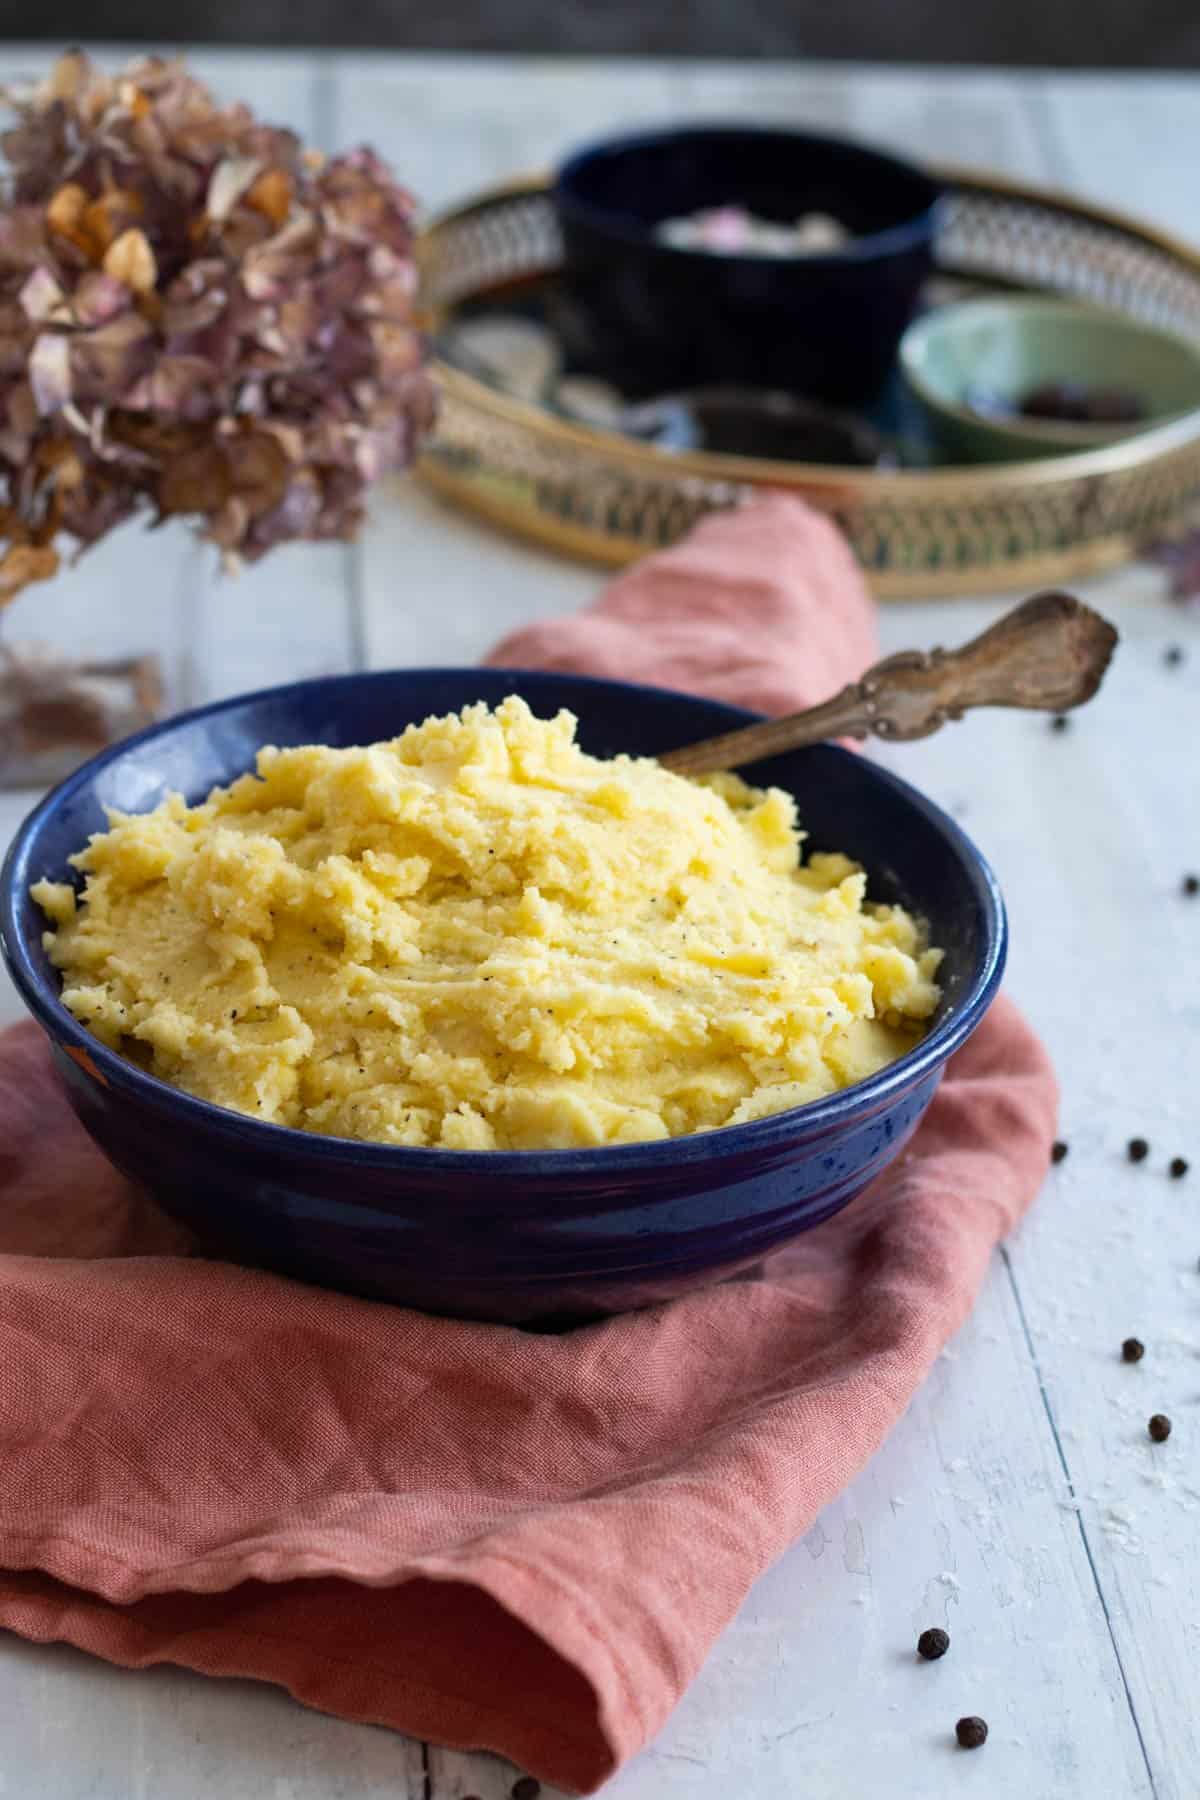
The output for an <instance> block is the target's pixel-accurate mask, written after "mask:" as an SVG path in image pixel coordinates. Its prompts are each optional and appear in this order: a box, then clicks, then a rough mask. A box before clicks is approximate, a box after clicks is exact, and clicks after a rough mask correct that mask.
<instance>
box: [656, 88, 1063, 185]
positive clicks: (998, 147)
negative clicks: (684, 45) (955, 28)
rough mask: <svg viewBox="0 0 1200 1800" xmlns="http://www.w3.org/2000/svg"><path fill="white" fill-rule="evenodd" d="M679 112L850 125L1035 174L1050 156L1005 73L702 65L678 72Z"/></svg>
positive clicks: (871, 134)
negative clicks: (1047, 156) (1047, 154)
mask: <svg viewBox="0 0 1200 1800" xmlns="http://www.w3.org/2000/svg"><path fill="white" fill-rule="evenodd" d="M680 82H681V86H682V96H681V107H680V110H681V111H682V112H683V113H685V114H686V115H687V116H689V117H692V118H697V119H707V118H722V119H724V118H740V119H750V120H755V121H758V122H762V123H772V124H773V123H780V124H785V125H793V126H794V125H807V126H810V127H812V128H813V129H814V130H819V131H833V132H845V133H848V134H853V135H854V136H856V137H859V138H862V139H863V140H864V141H866V142H868V143H876V144H879V145H881V146H883V147H885V148H889V149H893V150H897V151H899V152H901V153H902V154H904V155H908V156H912V157H915V158H917V159H919V160H921V161H937V162H946V163H960V162H961V163H967V164H970V165H973V166H975V167H977V168H982V169H993V170H1000V171H1002V172H1003V173H1006V174H1008V175H1011V176H1019V177H1025V178H1028V179H1036V178H1037V177H1038V176H1039V175H1040V174H1041V173H1042V172H1043V169H1044V155H1043V151H1042V147H1041V145H1040V143H1039V142H1038V138H1037V134H1036V132H1035V130H1034V127H1033V125H1032V124H1031V122H1030V119H1029V118H1028V116H1027V113H1026V110H1025V107H1024V105H1023V100H1022V97H1023V95H1024V93H1025V91H1026V83H1025V81H1024V79H1023V78H1022V77H1016V76H1013V75H1011V74H1008V73H1005V72H1004V71H992V70H982V69H955V68H949V69H932V70H931V69H918V68H876V67H870V66H863V65H846V66H838V67H837V68H833V67H831V66H830V65H828V64H820V63H815V64H814V63H783V64H778V63H776V64H772V65H770V66H768V67H760V66H758V65H752V64H746V63H732V64H730V63H697V64H688V65H686V66H685V67H684V68H683V69H682V70H681V73H680Z"/></svg>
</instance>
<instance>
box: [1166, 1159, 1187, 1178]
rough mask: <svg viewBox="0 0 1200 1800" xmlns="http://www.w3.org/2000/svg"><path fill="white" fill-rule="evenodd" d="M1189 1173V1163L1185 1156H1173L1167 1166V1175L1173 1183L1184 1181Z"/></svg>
mask: <svg viewBox="0 0 1200 1800" xmlns="http://www.w3.org/2000/svg"><path fill="white" fill-rule="evenodd" d="M1187 1172H1188V1163H1187V1158H1186V1157H1185V1156H1173V1157H1172V1158H1171V1160H1170V1162H1169V1163H1168V1164H1167V1174H1168V1175H1169V1176H1170V1177H1171V1180H1172V1181H1182V1180H1183V1177H1184V1176H1185V1175H1186V1174H1187Z"/></svg>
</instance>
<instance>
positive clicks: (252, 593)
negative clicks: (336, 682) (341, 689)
mask: <svg viewBox="0 0 1200 1800" xmlns="http://www.w3.org/2000/svg"><path fill="white" fill-rule="evenodd" d="M358 554H359V551H358V549H357V547H355V546H352V545H346V544H287V545H282V546H280V547H279V548H278V549H276V550H273V551H272V552H271V554H270V555H269V556H268V557H266V558H264V560H263V561H262V562H260V563H255V564H254V565H253V566H252V567H250V568H247V569H243V570H242V571H241V572H240V573H238V574H237V575H226V574H222V572H221V571H220V569H219V568H218V566H217V562H216V556H215V553H214V552H213V550H212V549H211V546H209V547H206V551H205V557H204V564H203V568H202V570H201V572H200V578H199V580H198V581H197V583H196V588H195V606H194V611H193V614H192V617H191V621H190V632H189V650H190V655H191V663H192V674H191V691H190V693H189V701H190V702H191V703H192V704H195V705H198V704H200V703H201V702H203V701H206V700H219V699H223V698H224V697H225V696H226V695H227V694H241V693H247V692H249V691H251V690H252V689H254V688H260V687H272V686H274V685H276V684H277V683H279V682H285V681H304V680H307V679H308V678H310V677H311V676H316V675H337V674H341V673H342V672H343V671H344V670H346V669H350V668H353V667H354V666H355V663H356V662H357V660H358V646H357V632H356V628H355V624H354V619H353V616H352V586H353V569H354V560H355V557H356V556H357V555H358Z"/></svg>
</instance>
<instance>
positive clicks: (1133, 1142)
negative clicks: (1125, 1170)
mask: <svg viewBox="0 0 1200 1800" xmlns="http://www.w3.org/2000/svg"><path fill="white" fill-rule="evenodd" d="M1125 1154H1126V1156H1127V1157H1128V1158H1129V1160H1130V1162H1145V1160H1146V1158H1147V1157H1148V1156H1149V1154H1150V1146H1149V1144H1148V1143H1147V1142H1146V1140H1145V1138H1130V1140H1129V1142H1128V1143H1127V1144H1126V1146H1125Z"/></svg>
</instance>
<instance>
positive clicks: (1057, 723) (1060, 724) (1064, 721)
mask: <svg viewBox="0 0 1200 1800" xmlns="http://www.w3.org/2000/svg"><path fill="white" fill-rule="evenodd" d="M1070 723H1071V721H1070V719H1068V717H1067V715H1066V713H1055V715H1054V717H1053V718H1052V719H1051V721H1050V729H1051V731H1065V730H1066V729H1067V727H1068V725H1070Z"/></svg>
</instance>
